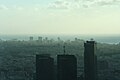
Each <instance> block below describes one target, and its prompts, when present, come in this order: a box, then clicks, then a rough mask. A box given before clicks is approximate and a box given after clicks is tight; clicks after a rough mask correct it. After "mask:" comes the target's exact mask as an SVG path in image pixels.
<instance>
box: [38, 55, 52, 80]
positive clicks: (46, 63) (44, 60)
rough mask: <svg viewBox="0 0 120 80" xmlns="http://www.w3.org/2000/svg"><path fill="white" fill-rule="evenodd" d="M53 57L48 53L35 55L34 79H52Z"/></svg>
mask: <svg viewBox="0 0 120 80" xmlns="http://www.w3.org/2000/svg"><path fill="white" fill-rule="evenodd" d="M53 76H54V59H53V58H51V57H50V56H49V55H44V54H43V55H36V80H54V77H53Z"/></svg>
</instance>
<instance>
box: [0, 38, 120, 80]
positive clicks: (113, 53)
mask: <svg viewBox="0 0 120 80" xmlns="http://www.w3.org/2000/svg"><path fill="white" fill-rule="evenodd" d="M91 45H92V46H91ZM119 48H120V44H119V43H118V44H107V43H99V42H96V41H94V40H93V39H91V40H90V41H84V40H83V39H79V38H75V39H74V40H66V41H64V40H62V39H61V38H60V37H58V38H57V40H54V39H49V38H48V37H45V38H43V37H38V39H37V40H34V38H33V37H30V38H29V40H28V41H24V40H15V39H14V40H1V41H0V55H1V56H0V80H48V79H47V78H46V79H39V77H38V75H39V76H41V75H42V76H43V75H46V76H45V77H48V76H50V75H47V74H51V73H50V71H51V70H52V68H53V76H54V77H53V78H51V79H49V80H91V79H92V80H119V79H120V59H119V58H120V49H119ZM37 56H38V57H40V58H41V56H42V59H44V58H45V57H47V58H51V59H52V60H51V62H52V63H48V64H46V65H45V64H44V65H45V66H50V65H51V64H52V65H53V66H51V68H50V67H49V68H50V71H48V72H46V73H45V72H44V74H37V73H40V72H39V67H40V64H41V63H42V62H40V63H39V60H38V63H37V59H39V58H37ZM67 56H68V57H67ZM69 56H72V57H69ZM63 58H64V59H66V60H68V62H67V61H64V59H63ZM62 60H63V62H62ZM69 60H70V62H69ZM43 62H44V61H43ZM46 63H47V62H46ZM37 64H39V65H37ZM49 64H50V65H49ZM71 65H73V67H71ZM37 66H38V67H37ZM45 66H44V68H43V71H44V70H45V69H48V67H45ZM65 66H67V67H66V68H65ZM58 67H59V68H58ZM61 69H62V70H63V71H66V74H65V75H63V73H62V71H61ZM48 70H49V69H48ZM75 70H76V71H75ZM51 72H52V71H51ZM61 75H63V76H61ZM70 75H74V76H70ZM51 77H52V74H51ZM61 77H62V78H61ZM64 77H65V78H64ZM40 78H41V77H40Z"/></svg>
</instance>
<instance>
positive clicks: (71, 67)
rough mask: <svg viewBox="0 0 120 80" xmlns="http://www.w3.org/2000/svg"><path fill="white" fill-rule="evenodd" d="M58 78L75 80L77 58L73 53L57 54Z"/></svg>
mask: <svg viewBox="0 0 120 80" xmlns="http://www.w3.org/2000/svg"><path fill="white" fill-rule="evenodd" d="M57 78H58V80H77V59H76V57H75V56H74V55H58V56H57Z"/></svg>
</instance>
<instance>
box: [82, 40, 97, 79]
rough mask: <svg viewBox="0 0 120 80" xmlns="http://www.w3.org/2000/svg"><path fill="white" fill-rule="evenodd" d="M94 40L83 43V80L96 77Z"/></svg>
mask: <svg viewBox="0 0 120 80" xmlns="http://www.w3.org/2000/svg"><path fill="white" fill-rule="evenodd" d="M95 52H96V43H95V41H87V42H86V43H84V74H85V80H96V79H97V56H96V55H95Z"/></svg>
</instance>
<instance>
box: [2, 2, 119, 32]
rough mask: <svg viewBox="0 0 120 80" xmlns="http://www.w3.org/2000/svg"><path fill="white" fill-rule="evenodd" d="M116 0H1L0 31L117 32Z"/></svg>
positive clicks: (117, 8) (117, 5) (117, 4)
mask: <svg viewBox="0 0 120 80" xmlns="http://www.w3.org/2000/svg"><path fill="white" fill-rule="evenodd" d="M119 4H120V0H44V1H42V0H34V1H33V0H26V1H24V0H12V1H9V0H1V1H0V17H1V18H0V34H120V31H119V29H120V28H119V26H120V24H119V17H120V16H119V14H120V10H119V8H120V6H119Z"/></svg>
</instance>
